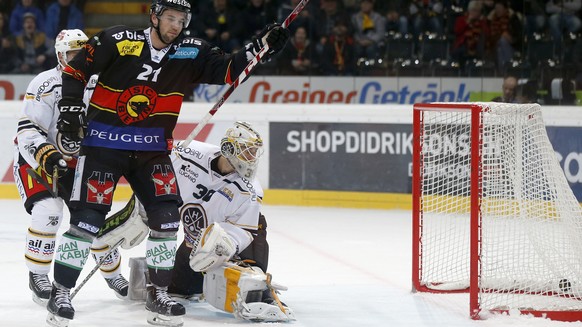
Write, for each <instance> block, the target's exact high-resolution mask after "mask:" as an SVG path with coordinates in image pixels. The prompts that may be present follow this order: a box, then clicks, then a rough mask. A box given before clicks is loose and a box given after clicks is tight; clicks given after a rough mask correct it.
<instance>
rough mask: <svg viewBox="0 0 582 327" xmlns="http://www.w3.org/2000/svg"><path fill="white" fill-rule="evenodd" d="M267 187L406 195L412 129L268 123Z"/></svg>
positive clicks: (332, 124)
mask: <svg viewBox="0 0 582 327" xmlns="http://www.w3.org/2000/svg"><path fill="white" fill-rule="evenodd" d="M269 130H270V132H269V133H270V142H269V152H270V159H269V162H270V169H269V171H270V175H269V181H270V183H269V184H270V185H269V187H270V188H275V189H308V190H338V191H363V192H391V193H410V192H411V189H410V185H411V180H410V176H409V168H408V166H409V164H410V160H411V158H412V126H411V125H404V124H357V123H271V124H270V128H269Z"/></svg>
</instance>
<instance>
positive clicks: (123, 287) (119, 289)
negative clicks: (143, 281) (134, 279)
mask: <svg viewBox="0 0 582 327" xmlns="http://www.w3.org/2000/svg"><path fill="white" fill-rule="evenodd" d="M105 281H106V282H107V286H109V288H110V289H112V290H113V291H115V296H117V297H118V298H120V299H122V300H124V299H126V298H127V291H128V289H129V282H128V281H127V280H126V279H125V278H124V277H123V275H121V274H119V275H117V276H116V277H113V278H105Z"/></svg>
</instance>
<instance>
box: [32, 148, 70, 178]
mask: <svg viewBox="0 0 582 327" xmlns="http://www.w3.org/2000/svg"><path fill="white" fill-rule="evenodd" d="M34 159H35V160H36V162H38V164H39V165H40V167H41V168H42V170H44V171H45V173H47V175H51V176H52V174H53V172H54V171H55V169H56V170H57V171H61V172H64V171H67V163H66V162H65V159H64V157H63V155H62V154H61V153H60V152H59V151H58V150H57V148H55V146H54V145H52V144H50V143H42V144H40V145H39V146H38V147H37V148H36V150H35V151H34Z"/></svg>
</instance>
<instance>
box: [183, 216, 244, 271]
mask: <svg viewBox="0 0 582 327" xmlns="http://www.w3.org/2000/svg"><path fill="white" fill-rule="evenodd" d="M236 250H237V248H236V244H235V243H234V240H233V239H232V238H231V237H230V236H229V235H228V234H227V233H226V232H225V231H224V229H222V227H220V225H219V224H218V223H213V224H212V225H210V226H208V227H206V228H204V229H202V230H201V231H200V234H199V236H198V238H197V239H196V240H195V241H194V247H193V249H192V252H191V253H190V268H192V270H194V271H201V272H205V271H208V270H211V269H213V268H216V267H218V266H220V265H222V264H223V263H225V262H226V261H228V260H230V258H231V257H232V256H233V255H234V254H235V253H236Z"/></svg>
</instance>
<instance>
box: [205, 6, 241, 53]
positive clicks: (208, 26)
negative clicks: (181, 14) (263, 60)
mask: <svg viewBox="0 0 582 327" xmlns="http://www.w3.org/2000/svg"><path fill="white" fill-rule="evenodd" d="M236 16H237V13H236V11H234V10H232V9H231V8H230V5H229V3H228V0H213V1H212V4H208V5H205V6H203V7H202V8H200V16H199V17H198V19H196V23H195V24H196V30H197V33H196V35H198V36H201V37H202V38H204V39H206V40H207V41H208V42H210V43H212V44H214V45H216V46H218V47H219V48H221V49H222V50H224V51H225V52H229V53H232V52H234V51H236V50H238V49H240V47H241V42H240V40H239V39H238V38H237V37H236V35H237V33H238V31H239V30H240V26H238V25H237V17H236Z"/></svg>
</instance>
